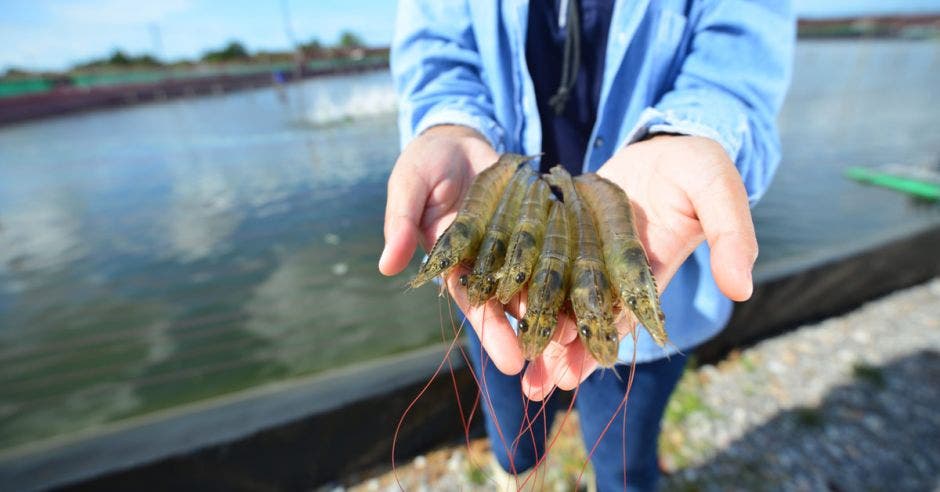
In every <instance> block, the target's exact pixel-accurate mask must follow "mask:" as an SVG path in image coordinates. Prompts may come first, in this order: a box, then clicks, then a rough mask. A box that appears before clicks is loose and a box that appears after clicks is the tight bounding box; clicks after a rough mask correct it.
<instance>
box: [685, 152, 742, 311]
mask: <svg viewBox="0 0 940 492" xmlns="http://www.w3.org/2000/svg"><path fill="white" fill-rule="evenodd" d="M691 199H692V203H693V206H694V207H695V212H696V214H697V215H698V217H699V220H700V221H701V224H702V230H703V231H704V233H705V239H706V240H707V241H708V246H709V248H711V264H712V274H713V275H714V276H715V282H716V283H717V284H718V288H719V289H721V291H722V292H723V293H724V294H725V295H726V296H728V297H729V298H731V299H733V300H735V301H745V300H747V299H748V298H750V297H751V292H752V291H753V290H754V284H753V281H752V279H751V271H752V269H753V268H754V261H755V260H757V236H756V235H755V233H754V222H753V221H752V220H751V210H750V208H749V205H748V201H747V191H746V190H745V189H744V184H743V183H742V181H741V176H740V175H739V174H738V172H737V169H735V168H734V166H732V165H731V164H730V163H729V164H728V165H727V166H725V167H723V169H721V170H720V171H719V173H718V175H717V176H716V177H715V178H714V182H713V183H712V186H708V187H704V188H700V189H699V190H698V191H697V193H696V195H695V196H692V197H691Z"/></svg>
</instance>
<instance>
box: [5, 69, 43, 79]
mask: <svg viewBox="0 0 940 492" xmlns="http://www.w3.org/2000/svg"><path fill="white" fill-rule="evenodd" d="M30 75H35V74H34V73H33V72H30V71H29V70H24V69H22V68H17V67H8V68H7V70H6V72H4V73H3V76H2V77H0V78H4V79H6V78H17V77H28V76H30Z"/></svg>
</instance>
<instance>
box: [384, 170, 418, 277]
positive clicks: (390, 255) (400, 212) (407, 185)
mask: <svg viewBox="0 0 940 492" xmlns="http://www.w3.org/2000/svg"><path fill="white" fill-rule="evenodd" d="M427 196H428V187H427V184H426V183H425V181H424V180H423V179H421V178H420V177H418V176H417V175H416V174H415V173H414V172H413V170H412V168H411V167H410V166H403V165H401V163H399V164H398V165H396V166H395V169H394V170H392V175H391V176H390V177H389V179H388V198H387V201H386V203H385V248H384V249H383V250H382V256H381V258H379V271H380V272H382V274H383V275H396V274H398V273H399V272H401V271H402V270H404V269H405V267H406V266H408V262H409V261H410V260H411V256H412V255H413V254H414V252H415V248H416V247H417V244H418V237H419V234H420V228H419V224H421V216H422V214H423V213H424V205H425V203H426V202H427Z"/></svg>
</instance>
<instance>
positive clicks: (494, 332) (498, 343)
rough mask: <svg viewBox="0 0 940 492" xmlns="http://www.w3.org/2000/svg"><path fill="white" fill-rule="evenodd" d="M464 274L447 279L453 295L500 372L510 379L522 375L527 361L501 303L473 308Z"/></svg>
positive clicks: (490, 303)
mask: <svg viewBox="0 0 940 492" xmlns="http://www.w3.org/2000/svg"><path fill="white" fill-rule="evenodd" d="M459 270H460V269H459ZM464 271H465V270H460V271H458V272H454V273H451V274H450V275H448V276H447V287H448V289H449V290H450V295H451V296H452V297H453V298H454V301H455V302H456V303H457V305H458V306H459V307H460V309H461V311H463V313H464V316H466V318H467V321H469V322H470V324H471V325H472V326H473V329H474V330H475V331H476V333H477V336H478V337H479V338H480V343H481V344H482V345H483V348H484V349H485V350H486V353H487V354H488V355H489V357H490V360H492V361H493V364H494V365H495V366H496V368H497V369H499V372H501V373H503V374H506V375H510V376H511V375H513V374H519V371H522V367H523V366H524V365H525V360H524V359H523V358H522V350H521V349H520V348H519V342H517V341H516V333H515V332H514V331H513V329H512V327H511V326H509V320H508V319H507V318H506V312H505V311H504V310H503V306H502V304H500V303H499V301H498V300H496V298H492V299H490V300H489V301H487V302H486V303H485V304H483V305H482V306H475V307H471V306H470V303H469V302H468V301H467V289H466V288H464V287H462V286H461V285H460V282H459V280H458V279H459V277H460V275H461V274H462V273H464Z"/></svg>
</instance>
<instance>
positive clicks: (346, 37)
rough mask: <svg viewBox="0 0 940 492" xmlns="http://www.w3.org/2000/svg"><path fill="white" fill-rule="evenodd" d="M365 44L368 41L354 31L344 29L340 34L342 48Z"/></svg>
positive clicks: (360, 46) (359, 46) (357, 46)
mask: <svg viewBox="0 0 940 492" xmlns="http://www.w3.org/2000/svg"><path fill="white" fill-rule="evenodd" d="M365 45H366V43H365V42H363V41H362V38H360V37H359V35H357V34H356V33H354V32H352V31H343V33H342V34H340V35H339V47H340V48H362V47H364V46H365Z"/></svg>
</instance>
